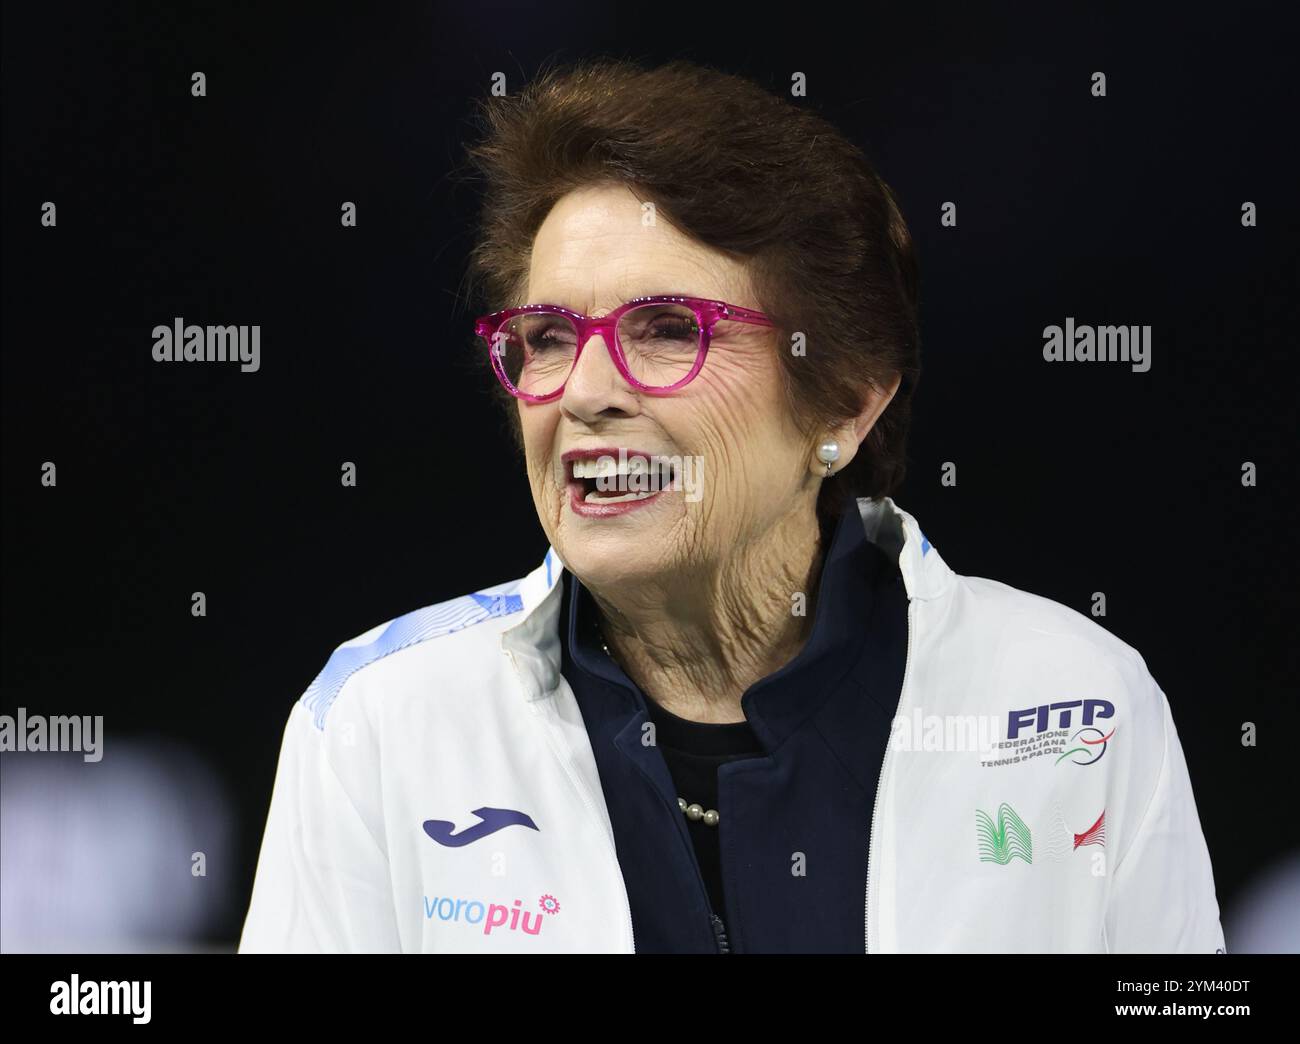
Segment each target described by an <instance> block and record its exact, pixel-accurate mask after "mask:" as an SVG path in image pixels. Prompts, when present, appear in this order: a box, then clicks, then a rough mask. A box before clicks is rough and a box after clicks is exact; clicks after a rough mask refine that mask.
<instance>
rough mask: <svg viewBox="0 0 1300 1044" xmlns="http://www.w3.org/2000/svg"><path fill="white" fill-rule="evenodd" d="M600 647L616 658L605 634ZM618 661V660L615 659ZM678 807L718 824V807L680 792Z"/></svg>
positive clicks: (695, 820) (688, 815)
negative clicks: (693, 800) (707, 804)
mask: <svg viewBox="0 0 1300 1044" xmlns="http://www.w3.org/2000/svg"><path fill="white" fill-rule="evenodd" d="M600 647H601V648H602V649H604V650H605V655H606V656H608V657H609V658H610V659H611V660H614V654H613V653H612V652H610V651H609V644H608V643H607V642H606V641H605V637H604V635H601V638H600ZM614 662H615V663H618V661H617V660H614ZM677 807H678V808H679V809H681V810H682V811H683V812H684V813H686V818H687V819H689V820H690V821H691V822H692V823H699V822H703V823H704V825H705V826H711V827H715V826H717V825H718V810H717V809H716V808H710V809H706V808H705V807H704V806H703V805H701V804H700V803H699V802H692V803H691V804H687V803H686V799H685V798H684V797H682V796H681V795H680V794H679V795H677Z"/></svg>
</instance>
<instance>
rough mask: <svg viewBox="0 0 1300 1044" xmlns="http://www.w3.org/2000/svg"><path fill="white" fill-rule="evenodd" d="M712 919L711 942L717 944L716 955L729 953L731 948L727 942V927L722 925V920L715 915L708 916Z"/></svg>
mask: <svg viewBox="0 0 1300 1044" xmlns="http://www.w3.org/2000/svg"><path fill="white" fill-rule="evenodd" d="M709 916H710V917H712V918H713V940H714V942H716V943H717V944H718V953H730V952H731V946H730V944H729V943H728V942H727V926H726V925H725V924H723V923H722V918H721V917H719V916H718V915H717V914H710V915H709Z"/></svg>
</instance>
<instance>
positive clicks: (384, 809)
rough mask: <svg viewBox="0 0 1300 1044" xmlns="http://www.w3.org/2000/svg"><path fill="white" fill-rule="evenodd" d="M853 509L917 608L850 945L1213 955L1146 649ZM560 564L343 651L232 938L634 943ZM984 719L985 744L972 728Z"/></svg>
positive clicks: (280, 789)
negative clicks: (572, 681)
mask: <svg viewBox="0 0 1300 1044" xmlns="http://www.w3.org/2000/svg"><path fill="white" fill-rule="evenodd" d="M858 506H859V510H860V512H861V514H862V520H863V525H864V526H865V528H866V533H867V537H868V539H870V540H871V541H873V542H874V543H876V544H878V545H879V546H880V547H881V548H882V549H884V550H885V551H886V552H887V553H889V554H890V555H891V556H893V557H895V558H897V561H898V563H899V566H900V567H901V570H902V575H903V580H904V583H905V584H906V588H907V594H908V598H909V609H908V624H909V637H908V653H907V668H906V673H905V676H904V682H903V687H902V692H901V696H900V701H899V708H898V711H897V717H896V719H895V731H894V735H893V741H892V742H891V745H890V748H889V749H888V751H887V753H886V756H885V759H884V763H883V765H882V767H881V773H880V779H879V782H878V785H877V791H876V797H875V814H874V816H873V822H872V826H871V844H870V849H869V858H868V864H869V866H868V871H867V879H866V881H865V882H864V887H865V889H866V924H865V925H864V932H863V948H864V950H865V951H866V952H868V953H897V952H935V951H938V952H1111V953H1121V952H1123V953H1128V952H1159V953H1172V952H1202V953H1212V952H1215V951H1216V950H1222V949H1223V948H1224V939H1223V932H1222V929H1221V928H1220V924H1219V908H1218V903H1217V901H1216V897H1215V891H1214V880H1213V876H1212V873H1211V868H1210V858H1209V853H1208V852H1207V850H1206V846H1205V840H1204V837H1203V836H1202V833H1201V825H1200V820H1199V819H1198V817H1197V812H1196V804H1195V801H1194V800H1193V796H1192V788H1191V784H1190V781H1189V779H1188V772H1187V765H1186V763H1185V761H1184V758H1183V751H1182V747H1181V745H1180V744H1179V741H1178V733H1177V730H1176V729H1175V728H1174V722H1173V718H1172V716H1171V714H1170V709H1169V703H1168V701H1167V700H1166V698H1165V695H1164V693H1163V692H1162V691H1161V690H1160V687H1159V686H1158V685H1157V684H1156V682H1155V681H1154V680H1153V679H1152V677H1151V675H1150V674H1149V673H1148V671H1147V669H1146V665H1145V663H1144V662H1143V660H1142V658H1141V656H1139V655H1138V654H1137V652H1135V651H1134V650H1133V649H1132V648H1130V647H1129V646H1128V645H1126V644H1124V643H1123V642H1122V641H1120V640H1119V639H1118V638H1116V637H1114V636H1113V635H1111V634H1110V633H1109V632H1107V631H1106V630H1104V629H1103V628H1102V627H1100V626H1098V625H1097V624H1095V623H1093V622H1092V621H1091V620H1089V619H1088V618H1087V617H1085V616H1083V615H1081V614H1079V613H1077V612H1075V611H1074V610H1072V609H1068V608H1066V607H1064V606H1062V605H1060V604H1058V603H1056V602H1052V601H1049V600H1047V599H1045V598H1040V597H1038V596H1036V595H1032V594H1028V593H1026V592H1023V591H1018V590H1015V589H1013V588H1011V587H1008V586H1006V585H1005V584H1001V583H998V582H996V581H993V580H983V579H977V578H974V577H967V576H959V575H957V574H955V573H954V572H953V571H952V570H951V569H950V568H949V567H948V566H947V564H946V563H945V562H944V560H943V559H942V558H941V557H940V556H939V552H938V551H937V550H936V549H935V548H934V547H933V546H931V545H930V543H929V541H928V540H926V538H925V536H924V535H923V534H922V532H921V530H920V528H919V527H918V525H917V523H916V520H915V519H914V518H912V516H911V515H909V514H908V513H907V512H905V511H902V510H901V509H899V508H898V507H897V506H896V505H895V504H894V502H893V501H892V500H891V499H890V498H887V497H886V498H883V499H879V500H871V499H863V500H860V501H859V502H858ZM561 569H562V564H561V563H560V561H559V559H558V558H557V556H556V555H555V552H554V549H551V550H549V551H548V552H547V555H546V558H545V560H544V561H543V562H542V564H541V565H539V566H538V567H537V568H536V569H534V570H533V571H532V572H531V573H529V574H528V576H526V577H524V578H522V579H521V580H517V581H513V582H511V583H507V584H501V585H498V586H496V587H493V588H489V589H487V590H485V591H481V592H478V593H476V594H472V595H466V596H465V597H463V598H457V599H453V600H451V601H449V602H443V603H440V604H438V605H434V606H431V607H428V608H425V609H420V610H417V611H415V612H413V613H409V614H407V615H405V616H401V617H398V618H397V619H395V620H392V621H390V622H389V623H386V624H381V625H380V626H378V627H375V628H373V629H372V630H370V631H367V632H366V633H365V634H362V635H360V636H359V637H357V638H354V639H352V640H351V641H348V642H345V643H344V644H343V645H341V646H339V647H338V649H336V650H335V652H334V654H333V655H332V656H331V657H330V659H329V661H328V663H327V664H326V665H325V668H324V669H323V670H322V671H321V673H320V675H319V676H318V677H317V678H316V680H315V681H314V682H312V684H311V686H310V687H309V688H308V690H307V691H306V693H304V694H303V696H302V698H301V699H300V700H299V701H298V702H297V703H296V704H295V705H294V707H293V709H292V711H291V712H290V715H289V721H288V725H287V727H286V729H285V733H284V741H283V748H282V751H281V754H280V763H279V767H278V769H277V772H276V778H275V786H274V790H273V793H272V796H271V807H270V812H269V816H268V818H267V823H266V833H265V838H264V840H263V843H262V849H261V855H260V858H259V861H258V866H257V875H256V880H255V882H254V887H253V893H252V901H251V904H250V906H249V910H248V915H247V919H246V921H245V924H244V930H243V936H242V939H241V941H240V947H239V949H240V951H241V952H246V953H248V952H264V951H273V952H299V951H329V952H337V951H365V952H376V951H385V952H387V951H401V952H421V951H422V952H471V951H472V952H492V953H506V952H521V953H539V952H549V953H559V952H564V953H569V952H634V951H635V940H634V939H633V933H632V921H631V915H630V913H629V907H628V901H627V893H626V891H625V889H624V885H623V875H622V871H621V870H620V868H619V864H618V860H617V857H616V853H615V847H614V836H613V832H612V829H611V825H610V821H609V816H608V813H607V810H606V805H605V799H604V795H603V794H602V790H601V782H600V777H599V774H598V772H597V768H596V761H595V759H594V757H593V755H592V751H591V744H590V742H589V740H588V737H587V732H586V730H585V728H584V726H583V723H582V719H581V716H580V714H579V710H578V704H577V702H576V700H575V699H574V694H573V691H572V689H571V688H570V687H569V683H568V682H567V681H566V680H565V678H564V677H563V676H562V675H561V674H560V640H559V628H560V626H561V621H560V620H559V618H558V617H559V608H560V597H561V588H560V584H559V579H560V575H561ZM980 716H993V720H994V721H995V724H996V728H997V730H998V733H999V734H998V735H997V736H996V737H995V738H996V739H997V741H998V743H999V746H998V747H997V748H995V749H994V750H993V751H992V752H991V754H992V755H993V756H992V757H990V752H987V751H982V750H980V749H979V748H978V746H977V744H975V743H973V742H970V740H971V739H973V730H971V729H970V726H972V725H973V724H975V723H978V722H979V720H980ZM985 720H988V719H985ZM936 723H937V724H936ZM918 725H920V726H921V727H920V728H919V729H918V728H917V726H918ZM962 725H965V726H966V727H967V729H968V731H967V733H966V735H967V741H966V742H962V737H961V734H960V733H959V732H954V731H952V730H953V729H954V728H960V727H961V726H962ZM945 730H948V739H947V742H944V743H936V742H935V741H936V740H939V739H943V734H944V731H945ZM933 746H939V747H941V748H943V749H926V748H930V747H933ZM971 748H974V749H971ZM426 824H428V826H427V827H426ZM774 915H775V914H774Z"/></svg>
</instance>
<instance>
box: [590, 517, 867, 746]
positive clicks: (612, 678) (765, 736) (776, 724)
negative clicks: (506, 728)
mask: <svg viewBox="0 0 1300 1044" xmlns="http://www.w3.org/2000/svg"><path fill="white" fill-rule="evenodd" d="M889 569H890V562H889V559H888V558H887V557H886V556H885V555H884V554H883V552H881V551H880V550H879V549H878V548H876V547H875V546H874V545H872V544H871V543H870V542H869V541H868V540H867V537H866V532H865V530H864V529H863V525H862V517H861V515H860V514H859V512H858V506H857V504H856V503H855V502H854V501H852V500H850V501H849V503H848V505H847V506H846V508H845V510H844V512H843V514H842V515H841V516H840V518H839V521H838V523H837V524H836V528H835V535H834V537H833V539H832V540H831V544H830V548H829V550H828V551H827V553H826V555H825V558H824V559H823V564H822V570H821V576H820V579H819V582H818V586H817V590H816V592H815V593H814V592H808V595H809V597H808V600H807V611H808V612H809V613H812V614H813V625H812V632H811V634H810V635H809V638H808V641H807V643H806V644H805V645H804V647H803V649H802V650H800V652H799V655H798V656H796V657H795V658H794V659H793V660H791V661H790V662H789V663H787V664H786V665H785V666H784V667H782V668H781V669H780V670H777V671H775V672H773V673H772V674H769V675H768V676H767V677H766V678H761V679H759V680H758V681H757V682H755V683H754V684H753V685H751V686H750V687H749V689H748V690H747V691H746V692H745V694H744V695H743V696H742V697H741V700H740V707H741V710H742V711H743V712H744V715H745V718H746V720H747V721H748V722H749V723H750V725H751V727H752V728H753V730H754V733H755V734H756V735H757V736H758V738H759V741H760V742H761V743H762V744H763V747H764V749H766V750H767V751H768V752H771V751H773V750H775V749H776V748H777V747H778V746H780V745H781V743H782V742H784V740H785V739H786V737H787V736H789V735H790V734H791V733H792V732H794V731H795V729H797V728H798V727H799V725H800V724H801V723H802V722H803V721H804V720H805V719H806V718H807V717H808V716H809V715H811V714H813V713H814V712H816V710H817V709H818V708H819V707H821V705H822V703H823V702H824V701H825V699H826V697H827V696H829V695H830V693H831V691H832V690H833V689H834V688H835V686H836V684H837V683H838V682H839V681H840V680H841V679H842V678H843V677H844V676H845V675H846V674H848V673H849V672H850V671H852V670H853V669H854V667H855V666H856V665H857V663H858V660H859V659H860V657H861V655H862V652H863V650H864V649H865V647H866V643H865V640H864V639H865V637H866V632H867V626H868V621H869V620H870V618H871V613H872V607H873V599H874V596H875V591H874V588H875V586H876V585H877V584H878V583H880V582H881V581H882V580H883V578H884V575H885V573H886V572H887V571H888V570H889ZM565 582H566V583H572V585H573V588H572V597H570V598H569V614H568V616H569V619H568V628H567V629H568V646H569V655H570V656H571V658H572V659H573V662H574V663H575V664H576V665H577V666H578V667H579V668H580V669H582V670H584V671H586V672H587V673H588V674H590V675H592V676H593V677H596V678H600V679H603V680H604V681H606V682H609V683H610V684H612V685H616V686H619V687H620V688H622V689H624V690H626V692H627V693H628V695H629V697H630V700H631V703H630V705H629V710H637V711H641V712H643V713H646V712H647V704H646V699H645V696H644V694H642V693H641V691H640V689H638V687H637V686H636V684H635V683H634V682H633V681H632V680H631V679H630V678H629V677H628V676H627V675H626V674H625V673H624V672H623V669H622V668H621V667H619V666H618V664H616V663H615V662H614V661H613V659H611V658H610V656H609V655H608V654H607V653H606V652H605V651H604V649H603V648H602V647H601V638H600V630H599V624H598V620H599V610H598V609H597V607H596V604H595V601H594V599H593V598H592V596H591V593H590V592H589V591H588V590H587V589H586V588H585V587H584V586H583V585H582V583H581V582H580V581H579V580H578V578H577V577H575V576H574V575H573V574H572V573H567V574H566V576H565ZM793 593H794V592H791V594H792V595H793Z"/></svg>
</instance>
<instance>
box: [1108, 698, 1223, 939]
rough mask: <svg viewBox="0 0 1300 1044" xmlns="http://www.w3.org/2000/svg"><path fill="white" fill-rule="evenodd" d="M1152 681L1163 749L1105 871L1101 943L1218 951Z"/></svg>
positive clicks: (1199, 857) (1178, 764) (1192, 827)
mask: <svg viewBox="0 0 1300 1044" xmlns="http://www.w3.org/2000/svg"><path fill="white" fill-rule="evenodd" d="M1151 686H1152V689H1153V690H1154V692H1155V695H1156V698H1157V699H1158V700H1159V703H1160V708H1161V715H1162V718H1163V722H1164V741H1163V754H1162V756H1161V765H1160V769H1159V771H1158V772H1157V774H1156V782H1155V788H1154V790H1153V791H1152V793H1151V796H1150V798H1149V799H1148V800H1147V803H1146V810H1145V812H1144V813H1143V816H1142V820H1141V823H1140V825H1139V826H1138V829H1137V832H1136V834H1135V835H1134V837H1133V841H1132V843H1131V844H1130V845H1129V846H1128V849H1127V851H1125V852H1123V853H1121V854H1120V857H1119V861H1118V862H1117V863H1116V865H1115V867H1114V869H1113V870H1112V877H1111V892H1110V899H1109V903H1108V905H1107V910H1106V941H1107V949H1108V951H1109V952H1110V953H1215V952H1223V951H1224V950H1225V946H1224V940H1223V929H1222V927H1221V926H1220V923H1219V904H1218V900H1217V898H1216V897H1215V892H1214V874H1213V871H1212V870H1211V867H1210V853H1209V850H1208V849H1207V848H1206V845H1205V837H1204V835H1203V834H1202V832H1201V821H1200V817H1199V816H1198V815H1197V812H1196V801H1195V799H1194V798H1193V796H1192V784H1191V780H1190V778H1189V777H1188V773H1187V762H1186V760H1185V759H1184V757H1183V748H1182V744H1180V743H1179V741H1178V731H1177V729H1175V728H1174V719H1173V714H1172V712H1171V711H1170V709H1169V700H1168V699H1167V698H1166V696H1165V694H1164V693H1163V692H1162V691H1161V690H1160V688H1159V686H1158V685H1156V684H1155V682H1154V680H1152V681H1151ZM1139 807H1141V806H1139Z"/></svg>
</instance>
